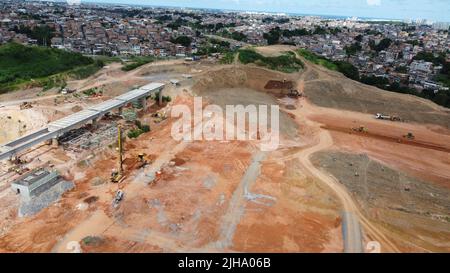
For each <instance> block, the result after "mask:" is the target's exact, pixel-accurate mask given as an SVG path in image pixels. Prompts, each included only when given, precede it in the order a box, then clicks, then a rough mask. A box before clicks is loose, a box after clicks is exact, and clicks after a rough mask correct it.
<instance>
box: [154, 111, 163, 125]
mask: <svg viewBox="0 0 450 273" xmlns="http://www.w3.org/2000/svg"><path fill="white" fill-rule="evenodd" d="M152 116H153V117H154V118H155V119H154V122H155V123H160V122H162V121H164V120H166V119H167V114H166V112H165V111H158V112H156V113H154V114H153V115H152Z"/></svg>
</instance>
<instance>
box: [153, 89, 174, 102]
mask: <svg viewBox="0 0 450 273" xmlns="http://www.w3.org/2000/svg"><path fill="white" fill-rule="evenodd" d="M159 92H161V91H159ZM159 92H156V93H155V94H154V95H153V96H152V99H153V100H155V101H158V100H159ZM161 100H162V102H163V103H166V102H171V101H172V98H171V97H170V96H162V98H161Z"/></svg>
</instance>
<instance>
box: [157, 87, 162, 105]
mask: <svg viewBox="0 0 450 273" xmlns="http://www.w3.org/2000/svg"><path fill="white" fill-rule="evenodd" d="M158 94H159V95H158V105H159V106H161V105H162V104H163V100H162V97H163V93H162V89H160V90H159V92H158Z"/></svg>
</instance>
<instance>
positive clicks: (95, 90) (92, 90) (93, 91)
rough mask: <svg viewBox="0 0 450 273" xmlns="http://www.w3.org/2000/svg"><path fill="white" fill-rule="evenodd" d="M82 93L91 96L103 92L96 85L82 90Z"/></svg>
mask: <svg viewBox="0 0 450 273" xmlns="http://www.w3.org/2000/svg"><path fill="white" fill-rule="evenodd" d="M83 94H85V95H86V96H89V97H91V96H95V95H97V94H103V90H101V89H99V88H97V87H94V88H90V89H88V90H84V91H83Z"/></svg>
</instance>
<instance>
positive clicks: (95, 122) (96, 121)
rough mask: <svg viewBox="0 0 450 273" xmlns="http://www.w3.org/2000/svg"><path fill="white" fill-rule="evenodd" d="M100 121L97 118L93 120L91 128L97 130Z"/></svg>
mask: <svg viewBox="0 0 450 273" xmlns="http://www.w3.org/2000/svg"><path fill="white" fill-rule="evenodd" d="M99 120H100V118H99V117H98V118H94V119H93V120H92V127H93V128H97V127H98V121H99Z"/></svg>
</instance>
